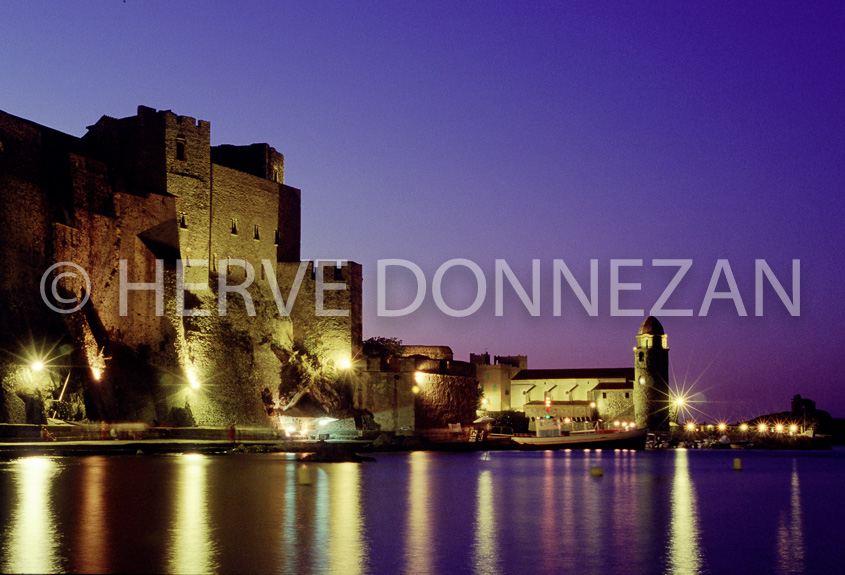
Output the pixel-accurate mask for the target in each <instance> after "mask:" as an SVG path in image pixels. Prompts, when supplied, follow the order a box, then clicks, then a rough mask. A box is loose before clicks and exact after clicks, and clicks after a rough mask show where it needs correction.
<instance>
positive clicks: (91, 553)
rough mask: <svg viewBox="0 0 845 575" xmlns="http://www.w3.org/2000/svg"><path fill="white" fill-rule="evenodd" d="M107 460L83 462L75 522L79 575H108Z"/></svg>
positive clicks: (94, 458)
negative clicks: (76, 522)
mask: <svg viewBox="0 0 845 575" xmlns="http://www.w3.org/2000/svg"><path fill="white" fill-rule="evenodd" d="M107 461H108V458H107V457H92V458H89V459H87V461H86V465H85V467H84V468H83V475H82V481H83V484H82V505H81V506H80V518H79V519H80V521H79V561H80V563H79V571H80V572H81V573H109V572H111V571H112V569H109V565H108V561H107V558H108V554H107V553H106V549H105V543H106V541H108V540H109V526H108V523H107V521H106V520H107V519H108V515H107V513H106V498H105V496H104V495H105V477H106V474H105V469H104V467H105V466H106V465H107Z"/></svg>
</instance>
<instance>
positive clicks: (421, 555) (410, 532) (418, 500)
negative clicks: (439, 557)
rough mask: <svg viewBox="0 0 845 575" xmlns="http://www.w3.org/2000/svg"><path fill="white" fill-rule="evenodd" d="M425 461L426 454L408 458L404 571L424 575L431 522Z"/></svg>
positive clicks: (427, 566)
mask: <svg viewBox="0 0 845 575" xmlns="http://www.w3.org/2000/svg"><path fill="white" fill-rule="evenodd" d="M428 459H429V454H428V453H427V452H425V451H414V452H413V453H411V455H410V462H411V473H410V477H411V479H410V485H409V486H408V526H407V538H408V542H407V543H406V545H405V549H406V556H405V564H406V568H405V571H406V572H407V573H419V574H421V575H422V574H425V573H430V572H431V557H432V556H433V550H432V549H431V518H430V517H429V514H428V511H429V490H428Z"/></svg>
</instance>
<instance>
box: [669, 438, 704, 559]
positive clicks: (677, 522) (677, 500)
mask: <svg viewBox="0 0 845 575" xmlns="http://www.w3.org/2000/svg"><path fill="white" fill-rule="evenodd" d="M688 456H689V454H688V453H687V450H686V449H677V450H675V478H674V480H673V482H672V498H671V499H672V519H671V524H670V535H669V550H668V551H669V557H668V560H669V565H668V567H669V570H668V572H669V573H674V574H677V575H690V574H695V573H701V570H702V566H701V563H702V561H701V548H700V547H699V535H700V531H699V526H698V508H697V507H696V501H695V492H694V490H693V485H692V480H691V479H690V475H689V459H688Z"/></svg>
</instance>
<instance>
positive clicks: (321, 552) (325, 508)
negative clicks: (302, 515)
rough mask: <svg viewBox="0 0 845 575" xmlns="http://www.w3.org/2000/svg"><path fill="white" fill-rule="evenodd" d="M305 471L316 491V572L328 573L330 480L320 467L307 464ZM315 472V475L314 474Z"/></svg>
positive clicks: (312, 547) (314, 544) (314, 548)
mask: <svg viewBox="0 0 845 575" xmlns="http://www.w3.org/2000/svg"><path fill="white" fill-rule="evenodd" d="M303 471H304V472H307V473H308V475H309V476H310V477H311V481H313V482H314V483H313V485H314V487H313V489H314V539H313V541H312V545H311V550H312V551H314V553H315V555H314V572H315V573H327V572H328V564H329V556H328V549H327V548H326V547H327V546H326V541H327V540H328V535H329V505H330V503H331V501H330V494H329V480H328V477H326V474H325V472H324V471H323V470H322V469H321V468H320V467H319V466H316V467H315V466H313V465H312V464H305V465H304V467H303ZM312 471H313V473H312Z"/></svg>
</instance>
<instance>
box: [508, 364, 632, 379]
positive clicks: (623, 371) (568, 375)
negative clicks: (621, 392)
mask: <svg viewBox="0 0 845 575" xmlns="http://www.w3.org/2000/svg"><path fill="white" fill-rule="evenodd" d="M623 377H624V378H625V379H630V380H633V379H634V368H633V367H596V368H587V369H523V370H522V371H520V372H519V373H517V374H516V375H515V376H514V377H513V378H511V379H512V381H517V380H531V381H533V380H540V379H619V378H623Z"/></svg>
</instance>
